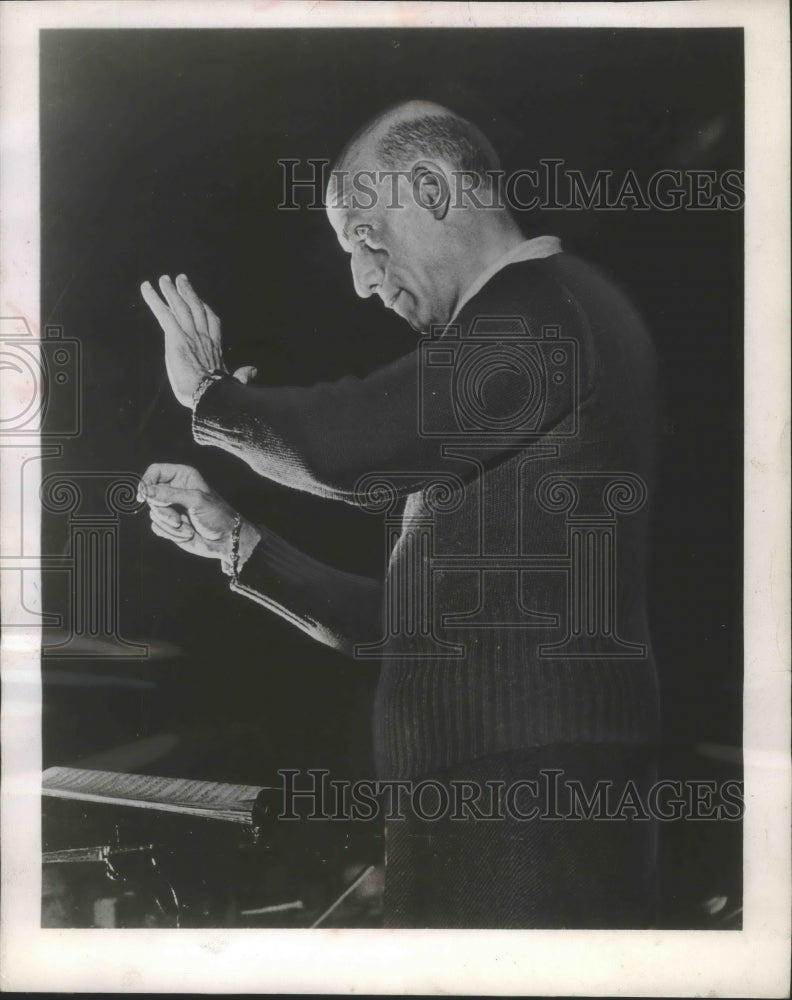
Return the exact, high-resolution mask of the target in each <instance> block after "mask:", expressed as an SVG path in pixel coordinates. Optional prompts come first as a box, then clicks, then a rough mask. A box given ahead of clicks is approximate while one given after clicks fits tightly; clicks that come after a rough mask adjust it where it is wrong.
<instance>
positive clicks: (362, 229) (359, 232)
mask: <svg viewBox="0 0 792 1000" xmlns="http://www.w3.org/2000/svg"><path fill="white" fill-rule="evenodd" d="M370 232H371V226H365V225H362V224H361V225H359V226H355V236H356V237H357V239H359V240H365V239H366V237H367V236H368V234H369V233H370Z"/></svg>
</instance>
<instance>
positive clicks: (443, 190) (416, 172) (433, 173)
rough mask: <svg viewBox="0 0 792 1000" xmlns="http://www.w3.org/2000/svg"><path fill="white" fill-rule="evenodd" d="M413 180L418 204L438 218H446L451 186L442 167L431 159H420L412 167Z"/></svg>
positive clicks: (414, 194)
mask: <svg viewBox="0 0 792 1000" xmlns="http://www.w3.org/2000/svg"><path fill="white" fill-rule="evenodd" d="M411 181H412V189H413V197H414V198H415V200H416V202H417V204H419V205H420V206H421V207H422V208H425V209H428V211H430V212H431V213H432V215H433V216H434V217H435V218H436V219H438V220H440V219H444V218H445V217H446V213H447V212H448V206H449V204H450V203H451V188H450V186H449V183H448V178H447V177H446V175H445V173H444V172H443V171H442V169H441V168H440V167H438V166H437V164H436V163H431V162H430V161H429V160H418V162H417V163H415V164H414V166H413V168H412V171H411Z"/></svg>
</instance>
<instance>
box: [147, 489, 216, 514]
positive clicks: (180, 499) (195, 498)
mask: <svg viewBox="0 0 792 1000" xmlns="http://www.w3.org/2000/svg"><path fill="white" fill-rule="evenodd" d="M146 499H147V500H148V502H149V504H150V505H152V506H154V507H170V506H173V505H177V506H179V507H184V508H185V510H189V509H190V508H192V507H197V506H198V504H200V503H202V502H203V500H204V499H205V495H204V494H203V493H202V492H201V491H200V490H184V489H179V488H178V487H175V486H150V487H148V488H147V490H146Z"/></svg>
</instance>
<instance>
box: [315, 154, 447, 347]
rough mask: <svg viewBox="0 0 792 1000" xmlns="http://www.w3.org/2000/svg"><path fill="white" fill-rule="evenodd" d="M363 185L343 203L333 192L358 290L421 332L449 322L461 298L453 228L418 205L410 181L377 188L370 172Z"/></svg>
mask: <svg viewBox="0 0 792 1000" xmlns="http://www.w3.org/2000/svg"><path fill="white" fill-rule="evenodd" d="M358 176H359V177H362V176H363V175H361V174H359V175H358ZM363 184H364V185H365V189H366V190H365V191H358V192H356V191H355V190H354V189H353V188H352V187H351V184H350V183H348V184H347V185H346V186H345V191H344V195H345V196H344V197H343V198H339V199H336V192H335V191H333V190H332V189H331V191H330V192H329V197H328V207H327V215H328V218H329V220H330V224H331V225H332V226H333V229H334V230H335V232H336V236H337V237H338V241H339V243H340V244H341V247H342V248H343V249H344V250H345V251H346V252H347V253H348V254H350V256H351V264H352V278H353V281H354V283H355V291H356V292H357V293H358V295H360V296H361V297H363V298H368V297H369V296H371V295H374V294H376V295H379V297H380V298H381V299H382V301H383V302H384V303H385V306H386V308H388V309H393V311H394V312H395V313H396V314H397V315H399V316H401V317H402V319H404V320H406V321H407V322H408V323H409V324H410V326H411V327H412V328H413V329H414V330H416V331H425V330H428V329H429V328H430V326H431V325H432V324H442V323H447V322H448V321H449V319H450V318H451V311H452V309H453V307H454V304H455V302H456V300H457V298H458V296H459V294H460V288H459V277H458V274H457V273H456V267H455V266H454V260H453V257H452V254H451V252H450V251H451V247H450V240H449V237H448V232H447V227H446V226H445V225H444V224H443V222H442V221H441V220H438V219H437V218H436V217H435V216H434V215H433V214H432V212H431V211H429V210H428V209H427V208H424V207H423V206H422V205H419V204H418V203H417V200H416V198H415V196H414V194H413V190H412V185H411V183H410V181H409V179H407V178H405V177H400V178H399V179H398V181H396V180H395V179H394V178H393V177H387V178H385V179H384V180H382V179H381V180H380V183H379V184H376V183H375V182H374V180H373V179H372V172H371V171H368V172H367V173H366V175H365V178H364V180H363ZM394 189H395V191H394ZM375 194H376V197H375ZM334 201H336V202H337V204H334ZM372 202H373V204H372Z"/></svg>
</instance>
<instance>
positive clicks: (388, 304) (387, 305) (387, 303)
mask: <svg viewBox="0 0 792 1000" xmlns="http://www.w3.org/2000/svg"><path fill="white" fill-rule="evenodd" d="M401 293H402V289H401V288H400V289H399V290H398V292H396V294H395V295H391V297H390V298H389V299H386V300H385V308H386V309H393V306H394V305H395V303H396V300H397V299H398V297H399V296H400V295H401Z"/></svg>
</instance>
